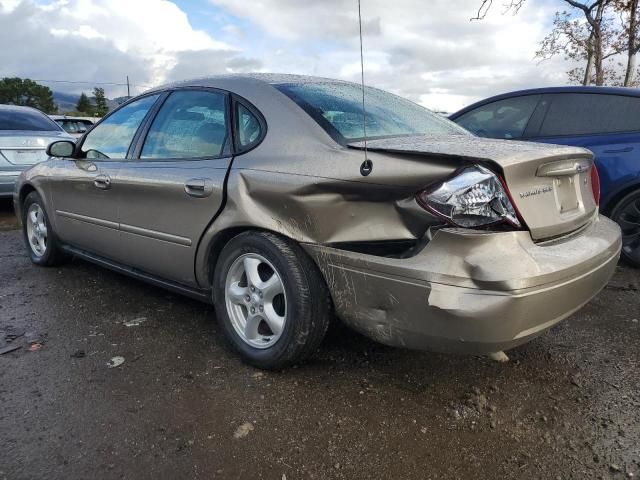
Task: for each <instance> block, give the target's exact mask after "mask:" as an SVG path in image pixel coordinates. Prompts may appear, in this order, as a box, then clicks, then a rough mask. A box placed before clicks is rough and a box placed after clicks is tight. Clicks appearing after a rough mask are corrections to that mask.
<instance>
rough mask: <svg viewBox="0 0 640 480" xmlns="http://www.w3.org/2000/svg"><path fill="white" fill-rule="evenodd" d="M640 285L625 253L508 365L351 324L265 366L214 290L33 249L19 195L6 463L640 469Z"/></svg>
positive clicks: (1, 375)
mask: <svg viewBox="0 0 640 480" xmlns="http://www.w3.org/2000/svg"><path fill="white" fill-rule="evenodd" d="M639 288H640V271H635V270H632V269H629V268H625V267H619V268H618V271H617V273H616V275H615V277H614V278H613V280H612V281H611V283H610V285H609V286H608V287H607V288H606V289H605V290H604V291H603V292H602V293H601V294H600V295H598V297H597V298H596V299H595V300H593V301H592V302H591V303H590V304H589V305H588V306H587V307H586V308H584V309H583V310H582V311H580V312H578V313H577V314H575V315H573V316H572V317H571V318H570V319H569V320H568V321H566V322H563V323H562V324H560V325H559V326H557V327H556V328H554V329H553V330H552V331H551V332H549V333H548V334H546V335H544V336H542V337H541V338H539V339H537V340H535V341H533V342H532V343H530V344H528V345H525V346H523V347H520V348H518V349H515V350H512V351H510V352H508V353H509V357H510V359H511V360H510V361H509V362H508V363H506V364H500V363H496V362H493V361H490V360H488V359H485V358H477V357H459V356H447V355H439V354H432V353H425V352H412V351H405V350H399V349H393V348H388V347H384V346H382V345H378V344H375V343H373V342H371V341H369V340H367V339H365V338H363V337H361V336H359V335H357V334H355V333H353V332H351V331H349V330H346V329H336V330H334V331H333V332H332V334H331V336H330V337H329V338H327V340H326V341H325V342H324V343H323V345H322V347H321V349H320V351H319V352H318V353H317V355H316V356H315V357H314V358H313V360H312V361H310V362H308V363H306V364H304V365H300V366H298V367H297V368H293V369H289V370H287V371H283V372H278V373H265V372H260V371H258V370H254V369H252V368H250V367H247V366H245V365H243V364H242V363H240V362H239V361H238V359H237V358H236V357H235V356H234V355H233V354H231V353H230V352H229V351H228V349H227V348H226V346H225V344H224V342H223V339H222V338H221V336H220V335H219V329H218V327H217V325H216V323H215V321H214V314H213V310H212V308H210V307H208V306H206V305H202V304H200V303H198V302H195V301H192V300H189V299H185V298H181V297H178V296H176V295H173V294H169V293H167V292H165V291H163V290H160V289H158V288H155V287H151V286H148V285H145V284H143V283H140V282H138V281H134V280H131V279H128V278H126V277H124V276H121V275H118V274H115V273H112V272H109V271H106V270H103V269H101V268H99V267H96V266H93V265H91V264H87V263H84V262H81V261H74V262H72V263H71V264H69V265H66V266H64V267H62V268H56V269H46V268H37V267H34V266H32V265H31V264H30V262H29V260H28V258H27V257H26V255H25V253H24V247H23V244H22V237H21V233H20V232H19V231H18V230H15V223H14V222H13V219H12V212H11V209H10V206H9V205H8V204H0V348H3V347H5V346H11V345H16V346H19V347H20V348H19V349H18V350H16V351H13V352H10V353H6V354H3V355H0V432H1V434H0V479H11V480H14V479H15V480H18V479H85V478H99V479H116V478H117V479H120V478H126V479H164V478H167V479H178V478H180V479H186V478H206V479H215V478H220V479H260V478H265V479H277V480H283V479H288V480H292V479H313V478H315V479H329V478H340V479H378V478H384V479H390V478H396V479H494V478H496V479H497V478H500V479H510V478H513V479H556V478H557V479H569V478H572V479H591V478H605V479H608V478H614V479H615V478H631V477H633V476H634V475H636V476H637V475H640V388H639V387H638V379H639V378H640V375H639V374H640V350H639V348H638V345H639V342H640V323H638V322H639V320H640V296H639V295H638V289H639ZM128 325H129V326H128ZM114 357H123V358H124V363H122V364H121V365H120V366H117V367H110V366H108V362H110V361H111V359H113V358H114Z"/></svg>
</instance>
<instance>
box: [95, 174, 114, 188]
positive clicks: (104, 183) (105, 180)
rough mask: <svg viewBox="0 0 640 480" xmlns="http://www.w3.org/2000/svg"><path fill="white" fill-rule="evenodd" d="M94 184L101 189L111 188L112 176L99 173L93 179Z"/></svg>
mask: <svg viewBox="0 0 640 480" xmlns="http://www.w3.org/2000/svg"><path fill="white" fill-rule="evenodd" d="M93 184H94V185H95V186H96V188H99V189H100V190H109V189H110V188H111V177H109V175H104V174H102V175H98V176H97V177H96V178H94V179H93Z"/></svg>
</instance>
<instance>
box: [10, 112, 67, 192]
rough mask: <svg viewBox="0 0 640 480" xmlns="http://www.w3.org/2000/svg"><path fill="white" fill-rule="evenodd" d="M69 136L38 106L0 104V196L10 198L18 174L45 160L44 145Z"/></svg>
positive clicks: (45, 146) (45, 147)
mask: <svg viewBox="0 0 640 480" xmlns="http://www.w3.org/2000/svg"><path fill="white" fill-rule="evenodd" d="M65 139H73V137H71V136H70V135H69V134H68V133H66V132H65V131H64V130H63V129H62V128H61V127H60V126H59V125H58V124H57V123H56V122H54V121H53V120H51V119H50V118H49V117H48V116H46V115H45V114H44V113H42V112H41V111H40V110H37V109H35V108H31V107H18V106H15V105H0V198H11V196H12V195H13V187H14V186H15V183H16V180H17V179H18V175H20V173H21V172H22V171H23V170H26V169H27V168H29V167H31V166H32V165H35V164H36V163H39V162H43V161H45V160H46V159H47V158H48V156H47V153H46V149H47V146H48V145H49V144H50V143H51V142H54V141H56V140H65Z"/></svg>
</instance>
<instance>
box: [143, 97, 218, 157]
mask: <svg viewBox="0 0 640 480" xmlns="http://www.w3.org/2000/svg"><path fill="white" fill-rule="evenodd" d="M226 104H227V102H226V95H225V94H223V93H219V92H202V91H194V90H183V91H176V92H173V93H172V94H171V95H170V96H169V98H168V99H167V100H166V101H165V102H164V105H162V108H160V111H159V112H158V115H157V116H156V118H155V119H154V120H153V123H152V125H151V128H150V129H149V133H148V134H147V138H146V140H145V142H144V146H143V147H142V153H141V155H140V158H147V159H153V158H207V157H219V156H221V155H222V153H223V151H224V148H225V143H226V139H227V131H228V129H227V118H226V117H227V113H226Z"/></svg>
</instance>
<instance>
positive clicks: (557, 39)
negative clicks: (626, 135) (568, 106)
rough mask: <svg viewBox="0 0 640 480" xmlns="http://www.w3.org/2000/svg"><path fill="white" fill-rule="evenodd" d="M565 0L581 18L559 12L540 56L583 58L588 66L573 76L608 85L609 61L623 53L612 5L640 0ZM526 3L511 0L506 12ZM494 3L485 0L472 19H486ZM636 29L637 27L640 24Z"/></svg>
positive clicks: (538, 53) (514, 10)
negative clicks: (609, 15) (611, 15)
mask: <svg viewBox="0 0 640 480" xmlns="http://www.w3.org/2000/svg"><path fill="white" fill-rule="evenodd" d="M562 1H563V2H564V3H566V4H567V5H569V6H571V7H572V8H573V9H575V10H578V11H579V12H580V14H581V15H580V17H581V18H578V17H576V15H575V12H567V11H564V12H557V13H556V17H555V20H554V28H553V30H552V31H551V33H549V35H547V37H545V39H544V40H543V41H542V44H541V48H540V50H539V51H538V52H537V53H536V56H537V57H539V58H542V59H547V58H550V57H552V56H555V55H559V54H564V55H565V57H566V58H568V59H571V60H582V61H584V62H585V67H584V68H578V69H573V70H571V71H570V72H568V73H569V78H570V79H572V80H577V79H578V76H581V77H582V80H581V81H580V83H582V84H583V85H589V84H591V83H595V84H596V85H604V82H605V80H606V79H607V78H608V77H610V76H611V75H612V74H611V72H609V71H608V70H607V68H610V67H609V66H608V64H607V63H605V62H606V61H607V59H609V58H610V57H612V56H615V55H617V54H618V53H620V49H619V42H618V41H617V38H618V37H617V36H618V34H617V33H616V31H615V26H614V22H612V21H611V20H610V18H609V17H608V15H607V11H608V8H609V7H610V5H611V4H612V3H614V2H631V1H635V2H636V4H637V2H638V0H591V1H589V2H579V1H576V0H562ZM525 2H526V0H510V3H507V4H505V7H506V11H512V12H514V14H515V13H518V11H519V10H520V8H521V7H522V6H523V4H524V3H525ZM492 6H493V0H481V2H480V8H479V9H478V12H477V14H476V16H475V17H474V18H472V20H480V19H483V18H485V17H486V15H487V12H488V11H489V9H491V7H492ZM635 28H636V30H637V25H636V27H635ZM634 46H635V44H634ZM636 53H637V51H636ZM634 58H635V54H634ZM594 71H595V75H594V74H593V72H594ZM632 71H633V68H632Z"/></svg>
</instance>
